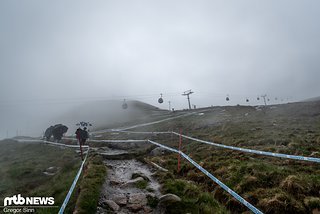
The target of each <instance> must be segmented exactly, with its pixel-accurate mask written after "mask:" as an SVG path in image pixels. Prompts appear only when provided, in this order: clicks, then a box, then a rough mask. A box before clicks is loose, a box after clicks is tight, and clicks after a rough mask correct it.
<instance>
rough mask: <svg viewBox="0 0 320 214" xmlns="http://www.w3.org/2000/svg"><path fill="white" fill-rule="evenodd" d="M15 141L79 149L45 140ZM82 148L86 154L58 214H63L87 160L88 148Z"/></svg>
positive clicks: (84, 146) (74, 146) (76, 146)
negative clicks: (85, 149) (85, 150)
mask: <svg viewBox="0 0 320 214" xmlns="http://www.w3.org/2000/svg"><path fill="white" fill-rule="evenodd" d="M16 141H17V142H36V143H45V144H49V145H53V146H64V147H70V148H78V147H79V145H66V144H62V143H55V142H50V141H46V140H29V139H28V140H27V139H25V140H24V139H18V140H16ZM82 148H87V154H86V156H85V158H84V160H83V161H82V163H81V166H80V169H79V171H78V173H77V175H76V177H75V178H74V180H73V182H72V185H71V187H70V189H69V191H68V194H67V196H66V197H65V199H64V201H63V203H62V205H61V207H60V210H59V214H63V212H64V210H65V208H66V206H67V204H68V202H69V200H70V197H71V195H72V192H73V190H74V188H75V186H76V184H77V182H78V180H79V177H80V175H81V172H82V170H83V166H84V164H85V162H86V160H87V157H88V154H89V150H90V147H89V146H86V145H83V146H82Z"/></svg>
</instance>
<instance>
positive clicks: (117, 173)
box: [97, 159, 163, 214]
mask: <svg viewBox="0 0 320 214" xmlns="http://www.w3.org/2000/svg"><path fill="white" fill-rule="evenodd" d="M104 163H105V165H106V166H107V168H108V169H107V177H106V181H105V183H104V185H103V189H102V192H101V195H100V199H99V207H98V209H97V213H99V214H102V213H141V214H142V213H163V212H162V211H161V209H162V208H161V207H156V208H154V207H153V208H152V207H150V206H149V205H148V199H150V198H153V199H155V200H158V198H159V197H160V195H161V194H160V191H159V189H160V185H159V183H158V182H157V181H156V180H155V178H154V177H153V176H152V175H153V172H152V169H151V168H149V167H148V166H147V165H146V164H143V163H141V162H139V161H137V160H135V159H129V160H110V159H108V160H105V161H104ZM141 183H142V184H143V185H139V184H141Z"/></svg>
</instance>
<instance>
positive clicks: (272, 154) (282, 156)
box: [172, 132, 320, 163]
mask: <svg viewBox="0 0 320 214" xmlns="http://www.w3.org/2000/svg"><path fill="white" fill-rule="evenodd" d="M172 133H173V134H175V135H178V136H179V135H180V134H179V133H176V132H172ZM181 136H182V137H184V138H187V139H190V140H194V141H198V142H200V143H205V144H209V145H211V146H217V147H222V148H226V149H232V150H237V151H241V152H248V153H254V154H258V155H267V156H272V157H279V158H288V159H295V160H303V161H310V162H316V163H320V158H313V157H305V156H297V155H287V154H281V153H273V152H264V151H260V150H254V149H245V148H240V147H235V146H227V145H224V144H218V143H213V142H209V141H204V140H200V139H197V138H193V137H189V136H186V135H181Z"/></svg>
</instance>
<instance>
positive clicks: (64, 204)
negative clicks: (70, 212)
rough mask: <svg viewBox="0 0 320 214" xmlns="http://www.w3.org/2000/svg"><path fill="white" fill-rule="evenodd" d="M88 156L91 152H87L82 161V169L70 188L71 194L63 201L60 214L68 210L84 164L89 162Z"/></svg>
mask: <svg viewBox="0 0 320 214" xmlns="http://www.w3.org/2000/svg"><path fill="white" fill-rule="evenodd" d="M88 154H89V150H88V151H87V154H86V157H85V158H84V160H83V161H82V164H81V167H80V169H79V171H78V173H77V175H76V177H75V178H74V180H73V183H72V185H71V187H70V189H69V192H68V194H67V196H66V198H65V199H64V201H63V203H62V205H61V207H60V210H59V214H63V213H64V209H65V208H66V206H67V204H68V202H69V200H70V197H71V195H72V192H73V190H74V188H75V186H76V184H77V181H78V179H79V177H80V174H81V172H82V170H83V166H84V163H85V162H86V160H87V157H88Z"/></svg>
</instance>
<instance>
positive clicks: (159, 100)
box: [158, 94, 163, 103]
mask: <svg viewBox="0 0 320 214" xmlns="http://www.w3.org/2000/svg"><path fill="white" fill-rule="evenodd" d="M158 103H163V99H162V94H160V98H159V99H158Z"/></svg>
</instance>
